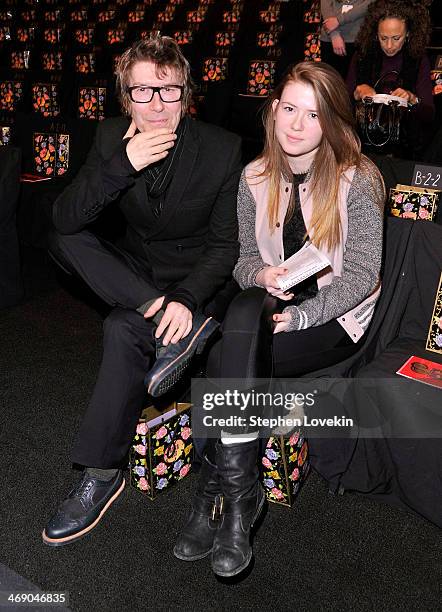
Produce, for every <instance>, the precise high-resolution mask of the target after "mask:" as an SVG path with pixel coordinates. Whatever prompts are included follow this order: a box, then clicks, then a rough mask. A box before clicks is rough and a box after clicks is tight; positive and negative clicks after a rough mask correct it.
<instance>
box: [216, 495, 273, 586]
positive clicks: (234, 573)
mask: <svg viewBox="0 0 442 612" xmlns="http://www.w3.org/2000/svg"><path fill="white" fill-rule="evenodd" d="M265 501H266V495H265V493H264V491H263V495H262V499H261V501H260V503H259V506H258V508H257V509H256V512H255V516H254V517H253V520H252V523H251V525H250V531H252V529H253V526H254V524H255V523H256V521H257V520H258V518H259V515H260V514H261V511H262V508H263V506H264V504H265ZM252 557H253V550H252V548H250V551H249V553H248V555H247V557H246V560H245V561H244V563H243V564H242V565H240V566H239V567H237V568H236V569H234V570H232V571H231V572H217V571H215V570H214V569H213V566H212V571H213V573H214V574H215V575H216V576H219V577H220V578H233V576H237V575H238V574H240V573H241V572H243V571H244V570H245V569H247V568H248V566H249V565H250V561H251V560H252Z"/></svg>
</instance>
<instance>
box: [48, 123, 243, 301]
mask: <svg viewBox="0 0 442 612" xmlns="http://www.w3.org/2000/svg"><path fill="white" fill-rule="evenodd" d="M185 120H186V121H187V123H188V127H187V130H186V132H185V136H184V146H183V152H182V155H181V157H180V160H179V162H178V165H177V167H176V171H175V173H174V176H173V178H172V181H171V183H170V185H169V187H168V189H167V192H166V198H165V202H164V205H163V210H162V213H161V215H160V217H156V216H155V214H154V211H153V210H152V207H151V206H149V204H148V200H147V192H146V183H145V180H144V178H143V176H142V175H141V173H135V174H133V175H132V176H131V177H128V176H127V171H125V170H124V165H123V164H122V163H121V154H122V150H123V146H124V145H122V139H123V136H124V135H125V133H126V131H127V129H128V127H129V119H126V118H122V117H121V118H114V119H107V120H105V121H103V122H102V123H100V124H99V126H98V128H97V133H96V136H95V141H94V144H93V146H92V148H91V150H90V152H89V155H88V157H87V160H86V162H85V164H84V166H83V167H82V168H81V170H80V171H79V173H78V175H77V176H76V177H75V179H74V180H73V182H72V183H71V184H70V185H69V186H68V187H67V188H66V189H65V190H64V191H63V193H62V194H61V195H60V196H59V198H58V199H57V201H56V202H55V205H54V216H53V219H54V224H55V227H56V229H57V230H58V231H59V232H60V233H62V234H74V233H77V232H79V231H81V230H83V229H84V228H85V227H86V226H87V225H88V224H89V223H91V222H92V221H94V220H95V219H96V218H97V217H98V216H99V215H100V213H101V212H102V211H103V209H104V208H105V207H106V206H107V205H108V204H109V203H110V202H112V201H114V200H118V204H119V206H120V208H121V210H122V212H123V214H124V216H125V217H126V220H127V230H126V235H125V237H124V239H123V241H122V243H121V246H122V247H123V248H124V249H125V250H127V251H129V252H130V253H131V254H132V255H133V256H135V257H136V259H137V260H138V261H140V262H142V263H145V264H146V269H147V270H149V274H150V276H151V278H152V283H153V284H154V286H155V287H156V288H158V289H160V290H161V291H163V290H164V292H165V293H166V292H167V291H171V290H175V289H184V290H185V291H188V292H189V293H190V294H191V295H192V297H193V298H194V300H195V302H196V304H197V305H198V306H199V305H201V304H203V303H204V302H206V301H207V300H208V299H210V298H211V297H213V296H214V294H215V293H216V291H217V289H218V288H219V287H220V286H222V285H223V284H224V283H225V281H226V280H228V279H229V278H230V277H231V273H232V269H233V266H234V265H235V263H236V260H237V258H238V252H239V245H238V224H237V215H236V197H237V191H238V183H239V177H240V173H241V156H240V145H241V141H240V138H239V137H238V136H236V135H234V134H231V133H230V132H226V131H225V130H223V129H221V128H219V127H216V126H213V125H209V124H205V123H202V122H200V121H193V120H191V119H189V118H186V119H185Z"/></svg>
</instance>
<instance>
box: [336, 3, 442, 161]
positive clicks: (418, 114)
mask: <svg viewBox="0 0 442 612" xmlns="http://www.w3.org/2000/svg"><path fill="white" fill-rule="evenodd" d="M426 4H427V3H426V2H425V1H421V0H418V1H416V0H377V1H376V2H374V3H373V4H372V5H371V6H370V7H369V9H368V12H367V16H366V18H365V20H364V23H363V25H362V27H361V29H360V32H359V35H358V37H357V39H356V48H357V52H356V53H355V55H354V56H353V58H352V61H351V65H350V69H349V73H348V76H347V88H348V91H349V93H350V95H351V96H353V97H354V99H355V100H357V101H358V100H362V99H363V98H365V97H367V96H373V95H374V94H376V93H387V94H390V95H393V96H398V97H400V98H403V99H404V100H406V101H407V102H408V104H409V107H410V114H409V116H408V117H406V118H405V119H404V120H403V121H405V125H404V127H405V129H406V130H407V133H408V138H409V140H410V143H409V144H410V145H412V147H413V148H414V149H416V148H418V149H422V147H423V146H424V142H423V141H422V131H426V132H429V127H430V126H431V123H432V121H433V119H434V115H435V107H434V101H433V94H432V83H431V79H430V62H429V60H428V57H427V56H426V54H425V49H426V46H427V44H428V41H429V37H430V33H431V22H430V16H429V13H428V8H427V6H426Z"/></svg>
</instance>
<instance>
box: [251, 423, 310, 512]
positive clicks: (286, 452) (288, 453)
mask: <svg viewBox="0 0 442 612" xmlns="http://www.w3.org/2000/svg"><path fill="white" fill-rule="evenodd" d="M309 469H310V462H309V457H308V444H307V440H306V439H305V438H304V437H303V435H302V434H301V433H300V432H299V431H297V432H294V433H292V434H291V435H290V437H284V436H277V437H276V436H275V437H272V438H269V440H268V442H267V446H266V449H265V453H264V457H263V458H262V484H263V486H264V490H265V492H266V496H267V499H268V500H269V501H270V502H273V503H275V504H282V505H284V506H292V505H293V502H294V501H295V497H296V496H297V495H298V493H299V491H300V489H301V486H302V484H303V482H304V481H305V479H306V478H307V475H308V472H309Z"/></svg>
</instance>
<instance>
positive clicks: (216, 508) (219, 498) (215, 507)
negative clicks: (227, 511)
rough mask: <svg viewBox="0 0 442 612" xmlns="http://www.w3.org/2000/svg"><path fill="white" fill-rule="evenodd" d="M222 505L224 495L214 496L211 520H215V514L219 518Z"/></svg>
mask: <svg viewBox="0 0 442 612" xmlns="http://www.w3.org/2000/svg"><path fill="white" fill-rule="evenodd" d="M223 506H224V496H223V495H217V496H216V497H215V501H214V503H213V507H212V521H216V519H217V516H218V518H221V515H222V513H223Z"/></svg>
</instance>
